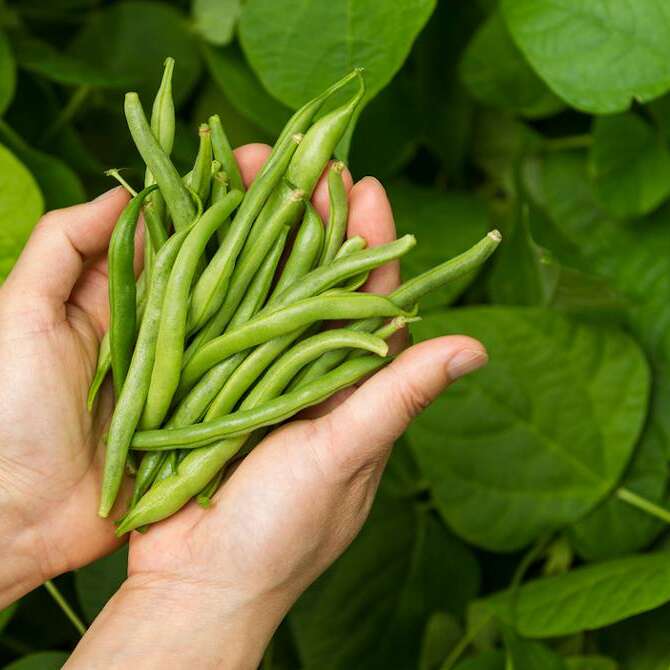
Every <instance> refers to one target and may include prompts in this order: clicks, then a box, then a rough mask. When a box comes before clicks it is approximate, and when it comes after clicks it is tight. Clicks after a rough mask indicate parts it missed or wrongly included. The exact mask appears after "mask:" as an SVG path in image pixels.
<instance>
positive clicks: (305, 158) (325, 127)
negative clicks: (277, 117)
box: [286, 73, 365, 194]
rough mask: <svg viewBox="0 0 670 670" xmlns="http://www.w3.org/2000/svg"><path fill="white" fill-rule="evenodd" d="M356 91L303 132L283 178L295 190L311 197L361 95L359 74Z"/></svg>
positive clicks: (363, 88)
mask: <svg viewBox="0 0 670 670" xmlns="http://www.w3.org/2000/svg"><path fill="white" fill-rule="evenodd" d="M357 76H358V82H359V87H358V92H357V93H356V94H355V95H354V96H353V98H351V100H349V102H347V103H345V104H344V105H342V106H341V107H337V108H336V109H334V110H333V111H332V112H329V113H328V114H326V115H325V116H323V117H321V118H320V119H319V120H318V121H317V122H316V123H315V124H314V125H313V126H312V127H311V128H310V129H309V130H308V131H307V132H306V133H305V139H304V141H303V142H301V143H300V146H299V147H298V149H297V151H296V152H295V154H294V156H293V158H292V159H291V162H290V164H289V166H288V171H287V173H286V178H287V179H288V181H289V182H290V183H291V184H294V185H295V186H296V188H301V189H302V190H303V191H305V193H309V194H311V193H312V191H313V190H314V187H315V186H316V183H317V181H318V180H319V177H320V176H321V173H322V172H323V169H324V168H325V166H326V165H327V164H328V161H329V160H330V157H331V156H332V155H333V153H334V151H335V147H336V146H337V145H338V143H339V141H340V140H341V139H342V137H343V136H344V133H345V131H346V130H347V126H348V125H349V123H350V121H351V118H352V117H353V115H354V112H355V111H356V108H357V107H358V106H359V104H360V103H361V100H362V99H363V96H364V95H365V82H364V80H363V77H362V76H361V75H360V73H357Z"/></svg>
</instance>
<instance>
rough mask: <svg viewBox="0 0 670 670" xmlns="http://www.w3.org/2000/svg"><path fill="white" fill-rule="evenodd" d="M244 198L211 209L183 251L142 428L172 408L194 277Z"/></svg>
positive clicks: (232, 196) (173, 275)
mask: <svg viewBox="0 0 670 670" xmlns="http://www.w3.org/2000/svg"><path fill="white" fill-rule="evenodd" d="M241 199H242V193H240V192H239V191H231V192H230V193H229V194H228V195H226V197H225V198H224V199H223V200H222V201H221V202H220V203H218V204H216V205H214V206H213V207H210V208H209V209H208V210H207V211H206V212H205V213H204V214H203V215H202V217H201V218H200V220H199V221H198V222H197V223H196V224H195V225H194V226H193V228H191V229H190V230H189V233H188V236H187V237H186V239H185V240H184V243H183V244H182V246H181V249H180V250H179V255H178V256H177V260H176V261H175V263H174V266H173V267H172V271H171V272H170V278H169V282H168V286H167V289H166V291H165V299H164V300H163V310H162V314H161V320H160V326H159V329H158V341H157V344H156V359H155V362H154V367H153V372H152V374H151V384H150V386H149V392H148V394H147V401H146V405H145V407H144V413H143V415H142V419H141V425H142V426H144V427H148V426H159V425H160V424H161V423H162V421H163V419H164V418H165V415H166V414H167V411H168V409H169V408H170V403H171V401H172V396H173V395H174V391H175V390H176V388H177V384H178V382H179V374H180V371H181V361H182V356H183V351H184V339H185V337H186V315H187V311H188V294H189V290H190V288H191V283H192V281H193V276H194V274H195V272H196V269H197V267H198V262H199V260H200V257H201V256H202V254H203V252H204V251H205V247H206V245H207V240H209V238H210V237H211V236H212V235H213V234H214V233H215V232H216V230H217V228H218V227H219V226H220V225H221V223H222V222H223V221H225V219H226V218H227V217H228V216H229V215H230V213H231V212H232V211H233V210H234V209H235V207H237V205H238V204H239V203H240V200H241Z"/></svg>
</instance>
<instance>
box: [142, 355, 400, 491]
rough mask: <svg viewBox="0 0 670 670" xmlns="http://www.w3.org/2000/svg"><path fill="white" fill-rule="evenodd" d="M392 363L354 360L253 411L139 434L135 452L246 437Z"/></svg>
mask: <svg viewBox="0 0 670 670" xmlns="http://www.w3.org/2000/svg"><path fill="white" fill-rule="evenodd" d="M388 362H389V359H386V358H382V357H378V356H370V355H368V356H362V357H360V358H353V359H351V360H350V361H346V362H345V363H343V364H342V365H340V366H339V367H338V368H337V369H336V370H332V371H331V372H329V373H327V374H325V375H324V376H323V377H322V378H321V379H317V380H315V381H313V382H310V383H309V384H305V385H304V386H301V387H300V388H299V389H295V390H294V391H291V392H289V393H285V394H283V395H281V396H279V397H276V398H273V399H272V400H267V401H265V402H262V403H260V404H258V405H255V406H253V408H252V409H240V410H238V411H237V412H234V413H232V414H227V415H226V416H223V417H221V418H219V419H213V420H212V421H207V422H205V423H198V424H195V425H193V426H186V427H184V428H172V429H166V428H163V429H159V430H145V431H140V432H138V433H135V436H134V437H133V443H132V444H133V449H137V450H138V451H160V450H166V449H173V448H175V447H179V448H181V449H198V448H200V447H203V446H207V445H208V444H211V443H212V442H216V441H218V440H221V439H223V438H231V437H239V436H242V435H245V434H246V433H249V432H251V431H253V430H256V429H257V428H262V427H263V426H271V425H274V424H277V423H280V422H282V421H285V420H286V419H289V418H291V417H292V416H294V415H295V414H297V413H298V412H300V411H301V410H303V409H305V408H306V407H311V406H312V405H316V404H318V403H320V402H323V401H324V400H326V399H327V398H330V396H331V395H333V394H334V393H337V391H339V390H341V389H343V388H346V387H348V386H351V384H354V383H355V382H357V381H358V380H359V379H361V378H362V377H364V376H365V375H367V374H370V373H371V372H374V371H375V370H378V369H379V368H381V367H382V366H383V365H385V364H386V363H388ZM205 483H206V482H205ZM195 493H197V491H196V492H195Z"/></svg>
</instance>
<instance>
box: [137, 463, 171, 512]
mask: <svg viewBox="0 0 670 670" xmlns="http://www.w3.org/2000/svg"><path fill="white" fill-rule="evenodd" d="M131 453H135V452H131ZM166 457H167V454H166V453H165V452H163V451H160V452H156V451H145V452H144V453H143V454H142V459H141V460H140V466H139V467H138V468H137V474H136V475H135V481H134V483H133V495H132V498H131V499H130V505H129V507H130V508H131V509H132V508H133V507H135V505H137V502H138V501H139V499H140V498H141V497H142V496H143V495H144V494H145V493H146V492H147V491H148V490H149V488H150V487H151V485H152V484H153V483H154V481H155V480H156V476H157V475H158V472H159V470H160V469H161V467H162V465H163V462H164V461H165V458H166Z"/></svg>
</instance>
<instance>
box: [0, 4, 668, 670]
mask: <svg viewBox="0 0 670 670" xmlns="http://www.w3.org/2000/svg"><path fill="white" fill-rule="evenodd" d="M168 55H169V56H173V57H174V58H175V59H176V69H175V75H174V91H175V97H176V103H177V106H178V130H177V137H176V141H175V146H174V151H173V160H174V161H175V163H176V164H177V166H178V168H179V170H180V171H181V172H182V173H185V172H187V171H188V170H189V169H190V167H191V164H192V161H193V157H194V155H195V152H196V147H197V127H198V124H199V123H200V122H201V121H203V120H205V119H206V118H207V117H208V116H209V115H210V114H212V113H218V114H220V115H221V117H222V119H223V122H224V125H225V127H226V130H227V132H228V135H229V137H230V139H231V142H232V143H233V144H234V145H241V144H244V143H247V142H268V143H272V141H273V138H275V137H276V136H277V134H278V133H279V131H280V130H281V127H282V125H283V123H284V122H285V121H286V119H287V118H288V117H289V115H290V114H291V112H292V110H293V109H295V108H296V107H298V106H299V105H300V104H302V103H303V102H305V101H306V100H307V99H309V98H310V97H312V96H313V95H315V94H316V93H318V92H320V91H321V90H322V89H323V88H325V87H326V86H327V85H329V84H330V83H332V82H333V81H334V80H336V79H337V78H339V77H340V76H342V75H343V74H345V73H346V72H348V71H349V70H350V69H351V68H352V67H354V66H361V65H362V66H364V67H365V68H366V73H365V76H366V82H367V85H368V94H367V97H366V103H365V105H364V108H363V111H362V112H361V114H360V116H359V118H357V119H356V123H355V124H354V126H353V128H352V129H351V132H350V133H349V135H348V136H347V138H346V140H345V141H344V142H343V143H342V144H341V145H340V147H339V149H338V153H339V155H340V157H341V158H343V159H344V160H346V162H347V164H348V165H349V167H350V169H351V171H352V173H353V175H354V177H355V178H360V177H362V176H364V175H368V174H370V175H374V176H376V177H378V178H379V179H380V180H381V181H382V182H383V184H384V185H385V187H386V188H387V190H388V193H389V197H390V199H391V202H392V205H393V208H394V214H395V217H396V224H397V227H398V230H399V232H402V233H405V232H412V233H414V234H416V236H417V238H418V241H419V245H418V247H417V249H416V251H414V252H413V253H412V254H410V255H409V256H408V257H407V258H406V259H405V261H404V265H403V273H404V274H405V276H412V275H413V274H416V273H418V272H420V271H423V270H424V269H427V268H428V267H430V266H432V265H434V264H436V263H438V262H441V261H442V260H444V259H445V258H448V257H450V256H453V255H455V254H457V253H460V252H461V251H464V250H465V249H466V248H467V247H468V246H470V245H471V244H473V243H474V242H475V241H476V240H478V239H479V238H481V237H482V236H483V235H484V234H485V233H486V231H487V230H488V229H490V228H493V227H498V228H500V229H501V230H502V231H503V235H504V242H503V245H502V246H501V247H500V249H499V251H498V253H497V254H496V256H495V258H494V259H493V261H492V262H490V263H489V265H488V266H487V267H486V268H484V270H483V271H482V272H480V273H479V274H478V276H476V277H475V276H472V277H469V278H467V280H463V281H460V282H459V283H458V284H455V285H452V286H449V287H447V288H446V289H445V290H443V291H441V292H440V293H439V294H437V295H434V296H431V297H430V299H428V300H427V301H426V304H424V305H422V316H423V320H422V321H421V322H420V323H419V324H417V326H416V328H414V332H413V335H414V338H415V339H416V340H419V339H425V338H428V337H433V336H436V335H442V334H445V333H451V332H465V333H467V334H470V335H474V336H476V337H479V338H480V339H481V340H482V341H483V342H484V343H485V344H486V346H487V347H488V349H489V352H490V355H491V363H490V365H489V366H488V367H487V368H486V369H485V370H483V371H481V372H479V373H477V374H476V375H474V376H473V377H472V378H471V379H467V380H464V381H462V382H459V383H458V384H457V385H456V386H455V387H454V388H453V389H452V390H450V391H449V392H448V393H447V394H445V395H444V396H443V397H442V398H440V399H439V400H438V401H437V402H436V403H435V404H434V405H433V406H432V407H431V408H429V410H428V411H427V412H426V413H425V414H424V415H423V416H422V417H421V418H420V419H418V420H417V421H416V422H415V423H414V424H413V426H412V427H411V428H410V430H409V431H408V434H407V435H406V436H405V437H404V438H403V439H402V440H401V441H400V442H399V444H398V446H397V448H396V450H395V452H394V455H393V457H392V459H391V462H390V464H389V468H388V470H387V473H386V475H385V477H384V480H383V482H382V486H381V490H380V495H379V499H378V501H377V503H376V504H375V507H374V509H373V512H372V515H371V518H370V520H369V522H368V524H367V525H366V526H365V528H364V530H363V532H362V533H361V536H360V537H359V538H358V539H357V540H356V541H355V542H354V544H353V545H352V547H351V549H350V550H349V551H348V552H347V553H346V554H345V555H344V556H343V557H342V558H341V559H340V560H339V561H338V562H337V563H336V564H335V565H334V566H333V568H331V569H330V570H329V571H328V572H327V573H326V575H324V576H323V577H322V578H321V579H320V580H319V581H318V582H317V584H315V585H314V586H313V587H312V588H311V589H310V590H309V591H308V592H307V593H306V594H305V596H304V597H303V598H302V599H301V600H300V601H299V603H298V604H297V605H296V607H295V608H294V610H293V611H292V612H291V613H290V615H289V617H288V618H287V621H286V622H285V623H284V624H283V625H282V627H281V628H280V630H279V631H278V633H277V635H276V636H275V639H274V641H273V643H272V646H271V649H270V650H269V652H268V654H267V656H266V658H265V660H264V662H263V669H264V670H299V669H302V668H304V669H305V670H312V669H314V670H316V669H318V670H345V669H346V670H351V669H354V670H356V669H358V668H365V669H366V670H374V669H376V668H379V669H382V668H383V669H385V670H389V669H398V670H406V669H407V670H414V669H417V670H438V669H439V670H451V669H452V668H458V670H503V669H504V670H536V669H537V670H547V669H548V670H554V669H555V670H561V669H564V670H616V669H617V668H618V669H620V670H668V667H669V666H670V642H669V641H668V636H667V631H668V625H670V605H665V603H667V602H669V601H670V560H668V559H670V553H667V552H668V550H669V548H670V544H669V540H668V538H669V537H670V536H669V535H668V532H667V523H668V521H669V520H670V511H668V509H667V507H666V503H667V484H668V474H669V471H668V459H669V457H670V412H669V411H668V406H669V405H670V335H669V334H668V333H669V329H668V326H669V325H670V206H669V205H668V203H667V200H668V197H669V196H670V151H669V149H668V141H669V140H670V96H669V95H668V94H667V92H668V91H669V90H670V10H669V9H668V4H667V0H635V2H634V3H632V2H630V1H629V0H561V2H556V0H502V1H501V2H500V3H498V2H496V1H495V0H439V1H437V0H403V1H398V0H328V1H327V2H324V0H301V1H300V2H298V1H297V0H246V1H245V0H193V1H192V2H188V1H186V0H185V1H183V2H180V1H174V2H168V1H164V2H159V1H150V0H138V1H119V2H116V1H103V0H49V2H45V1H42V0H16V1H13V2H10V1H9V0H0V115H1V117H2V118H1V120H0V277H4V276H6V274H7V272H9V270H10V269H11V267H12V264H13V262H14V260H15V259H16V257H17V255H18V254H19V253H20V250H21V248H22V245H23V244H24V242H25V240H26V239H27V236H28V235H29V234H30V231H31V229H32V227H33V226H34V224H35V222H36V221H37V220H38V218H39V217H40V215H41V214H42V213H43V212H44V211H46V210H49V209H53V208H57V207H64V206H68V205H72V204H74V203H77V202H82V201H84V200H86V199H88V198H90V197H93V196H95V195H97V194H98V193H100V192H101V191H103V190H106V189H107V188H110V187H111V186H112V185H113V184H112V183H110V180H109V178H107V177H105V176H104V170H105V169H108V168H110V167H117V168H123V169H124V173H123V174H124V176H125V177H126V178H127V179H128V180H129V181H131V182H133V183H135V184H136V185H137V184H139V183H140V182H141V179H142V175H143V170H142V165H141V164H140V160H139V156H138V155H137V152H136V151H135V149H134V146H133V144H132V141H131V139H130V136H129V133H128V131H127V128H126V126H125V121H124V117H123V112H122V101H123V93H124V92H125V91H127V90H138V91H139V93H140V96H141V98H142V100H143V102H144V105H145V109H148V108H149V106H150V104H151V100H152V98H153V95H154V91H155V89H156V87H157V85H158V82H159V80H160V76H161V70H162V63H163V60H164V58H165V57H166V56H168ZM124 575H125V552H124V551H120V552H118V553H117V554H115V555H113V556H110V557H108V558H105V559H103V560H101V561H98V562H97V563H95V564H93V565H91V566H88V567H86V568H84V569H81V570H79V571H77V572H76V573H75V574H68V575H63V576H62V577H59V578H58V579H57V580H56V583H57V585H58V587H59V588H60V589H61V591H62V593H63V595H64V596H65V598H66V599H67V600H68V601H69V602H70V603H71V605H72V607H73V608H74V610H75V611H76V612H77V613H78V615H79V616H80V617H81V618H82V619H83V620H84V621H85V622H90V621H91V620H92V619H93V618H94V617H95V616H96V614H97V612H98V611H99V610H100V609H101V607H102V606H103V605H104V603H105V602H106V600H107V599H108V598H109V597H110V596H111V594H112V593H113V592H114V591H115V590H116V588H118V586H119V584H120V583H121V581H122V580H123V579H124ZM506 589H511V591H510V590H507V591H506ZM158 625H159V622H158V620H157V626H158ZM77 639H78V634H77V632H76V630H75V629H74V627H73V626H72V624H71V623H70V621H68V619H67V618H66V617H65V616H64V614H63V613H62V611H61V610H60V609H59V608H58V607H57V605H56V604H55V603H54V601H53V600H52V598H51V596H50V595H49V594H48V593H47V591H46V590H44V589H38V590H36V591H35V592H33V593H31V594H29V595H27V596H26V597H24V598H23V599H21V601H20V602H19V603H17V604H15V605H14V606H12V607H10V608H9V609H7V610H4V611H0V665H2V664H8V665H6V667H8V668H12V669H14V670H20V669H22V670H33V669H34V670H37V669H39V670H49V668H59V667H61V665H62V664H63V662H64V661H65V659H66V658H67V655H68V652H69V651H71V650H72V648H73V647H74V645H75V644H76V642H77ZM176 667H177V666H176Z"/></svg>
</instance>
